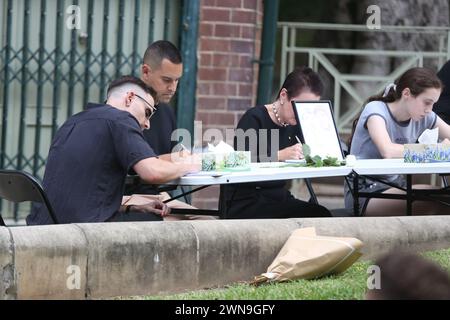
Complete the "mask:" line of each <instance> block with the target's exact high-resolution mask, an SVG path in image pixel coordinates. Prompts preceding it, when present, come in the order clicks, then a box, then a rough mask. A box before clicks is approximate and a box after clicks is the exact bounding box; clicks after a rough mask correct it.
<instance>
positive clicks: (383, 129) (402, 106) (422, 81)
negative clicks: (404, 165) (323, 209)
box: [345, 68, 450, 215]
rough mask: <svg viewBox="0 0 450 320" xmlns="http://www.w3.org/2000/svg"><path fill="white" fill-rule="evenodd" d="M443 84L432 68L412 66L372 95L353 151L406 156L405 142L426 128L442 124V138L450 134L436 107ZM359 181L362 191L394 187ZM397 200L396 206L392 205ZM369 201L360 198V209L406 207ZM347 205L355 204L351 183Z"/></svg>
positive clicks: (384, 211)
mask: <svg viewBox="0 0 450 320" xmlns="http://www.w3.org/2000/svg"><path fill="white" fill-rule="evenodd" d="M441 88H442V84H441V82H440V80H439V79H438V78H437V76H436V75H435V74H434V73H433V72H432V71H431V70H428V69H425V68H412V69H410V70H408V71H406V72H405V73H404V74H403V75H402V76H401V77H400V78H399V79H398V80H397V81H396V84H391V85H389V86H388V87H387V88H386V90H385V92H384V94H382V95H381V94H380V95H377V96H373V97H371V98H369V99H368V103H367V104H366V105H365V107H364V109H363V111H362V113H361V115H360V117H359V119H358V120H357V124H356V126H355V127H354V131H353V137H352V139H351V140H352V141H351V147H350V153H351V154H353V155H355V156H356V157H357V158H358V159H383V158H402V157H403V145H404V144H407V143H416V142H417V139H418V137H419V136H420V135H421V134H422V133H423V131H425V130H426V129H433V128H435V127H439V132H440V138H441V139H444V138H450V127H449V126H448V125H447V124H446V123H445V122H444V121H442V120H441V119H440V118H439V117H437V116H436V114H435V113H434V112H433V111H432V107H433V104H434V103H435V102H436V101H437V100H438V98H439V95H440V93H441ZM449 107H450V106H449ZM377 178H379V179H380V180H383V181H385V182H388V183H391V184H392V183H393V184H395V185H398V186H400V187H405V185H406V182H405V179H404V177H403V176H400V175H386V176H377ZM351 182H352V181H351ZM359 185H360V189H359V191H361V192H384V191H386V190H388V189H390V188H391V187H390V186H388V185H386V184H383V183H379V182H376V181H373V180H371V179H368V178H366V179H364V178H363V179H361V181H360V182H359ZM400 201H401V200H400ZM393 202H394V203H395V202H396V204H395V206H391V204H393ZM403 202H404V201H403ZM368 203H369V201H368V199H366V198H361V199H360V208H361V209H360V210H361V212H360V213H365V214H366V215H399V214H403V212H404V211H405V210H403V211H398V207H399V206H398V200H389V199H372V200H370V205H369V204H368ZM372 204H373V205H372ZM345 205H346V207H347V208H353V197H352V194H351V192H350V190H349V189H348V187H347V185H345ZM405 205H406V204H405ZM428 207H432V206H428ZM394 208H395V209H394ZM366 209H367V210H366ZM391 209H392V210H391ZM393 210H395V211H393ZM413 210H414V207H413ZM433 210H434V208H433ZM446 210H447V211H449V209H448V208H446ZM365 211H366V212H365ZM421 214H423V212H421Z"/></svg>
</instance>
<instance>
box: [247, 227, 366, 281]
mask: <svg viewBox="0 0 450 320" xmlns="http://www.w3.org/2000/svg"><path fill="white" fill-rule="evenodd" d="M362 246H363V243H362V242H361V241H360V240H358V239H356V238H339V237H321V236H317V235H316V231H315V228H304V229H297V230H295V231H294V232H293V233H292V235H291V236H290V237H289V239H288V240H287V241H286V243H285V244H284V246H283V248H281V251H280V252H279V253H278V255H277V257H276V258H275V260H274V261H273V262H272V264H271V265H270V266H269V267H268V268H267V273H263V274H262V275H260V276H257V277H255V279H254V281H253V282H252V284H255V285H258V284H262V283H265V282H273V281H277V282H283V281H288V280H295V279H314V278H320V277H323V276H326V275H330V274H338V273H340V272H343V271H345V270H346V269H347V268H349V267H350V266H351V265H352V264H353V263H354V262H355V261H356V260H358V258H359V257H360V256H361V252H360V249H361V247H362Z"/></svg>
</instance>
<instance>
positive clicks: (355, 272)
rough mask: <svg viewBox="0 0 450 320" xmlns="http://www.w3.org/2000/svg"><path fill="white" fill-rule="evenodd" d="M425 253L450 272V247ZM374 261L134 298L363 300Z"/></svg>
mask: <svg viewBox="0 0 450 320" xmlns="http://www.w3.org/2000/svg"><path fill="white" fill-rule="evenodd" d="M424 256H425V257H427V258H429V259H431V260H433V261H435V262H436V263H438V264H439V265H441V266H442V267H443V268H445V269H446V270H448V271H449V272H450V249H446V250H440V251H433V252H427V253H425V254H424ZM371 264H372V263H370V262H366V261H364V262H357V263H355V264H354V265H353V266H352V267H350V268H349V269H348V270H347V271H346V272H344V273H343V274H340V275H338V276H330V277H326V278H322V279H318V280H297V281H292V282H288V283H277V284H268V285H263V286H259V287H253V286H250V285H248V284H235V285H231V286H227V287H226V288H218V289H210V290H200V291H193V292H189V293H183V294H177V295H169V296H146V297H134V298H135V299H136V298H138V299H171V300H196V299H200V300H216V299H219V300H246V299H251V300H270V299H273V300H291V299H294V300H310V299H312V300H324V299H333V300H349V299H350V300H360V299H364V294H365V291H366V288H367V285H366V282H367V277H368V275H369V274H368V273H367V268H368V267H369V266H370V265H371ZM249 280H250V279H249Z"/></svg>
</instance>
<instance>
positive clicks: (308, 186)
mask: <svg viewBox="0 0 450 320" xmlns="http://www.w3.org/2000/svg"><path fill="white" fill-rule="evenodd" d="M305 183H306V187H307V188H308V191H309V195H310V196H311V198H310V199H309V202H311V203H314V204H319V201H317V196H316V193H315V192H314V189H313V187H312V184H311V180H310V179H305Z"/></svg>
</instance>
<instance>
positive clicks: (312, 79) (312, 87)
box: [277, 67, 323, 99]
mask: <svg viewBox="0 0 450 320" xmlns="http://www.w3.org/2000/svg"><path fill="white" fill-rule="evenodd" d="M283 88H284V89H286V91H287V95H288V98H289V99H292V98H293V97H295V96H298V95H299V94H300V93H302V92H303V91H307V90H308V91H311V92H312V93H314V94H316V95H318V96H321V95H322V93H323V82H322V80H321V79H320V77H319V75H318V74H317V73H316V72H314V70H313V69H311V68H309V67H298V68H295V70H294V71H292V72H291V73H289V74H288V76H287V77H286V79H285V80H284V83H283V86H282V87H281V88H280V91H279V92H278V96H277V99H278V98H279V97H280V93H281V90H282V89H283Z"/></svg>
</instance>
